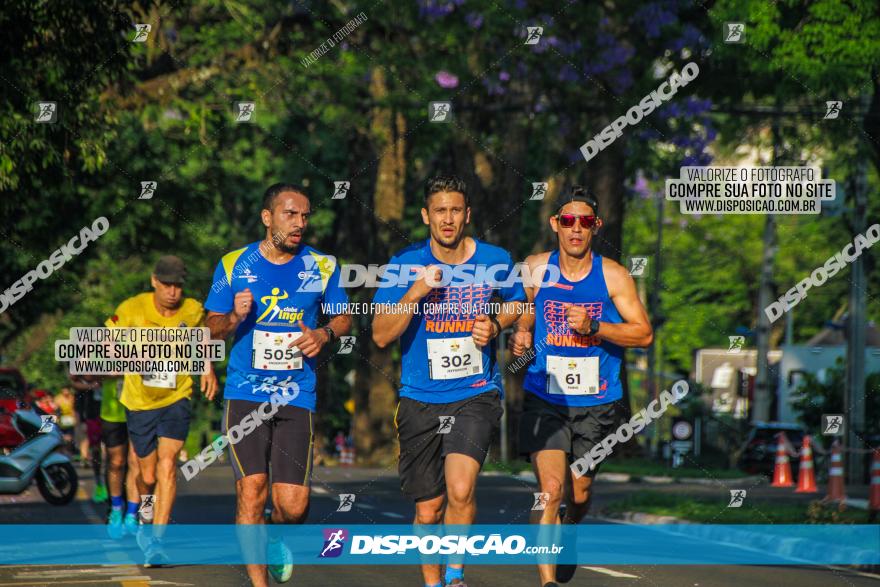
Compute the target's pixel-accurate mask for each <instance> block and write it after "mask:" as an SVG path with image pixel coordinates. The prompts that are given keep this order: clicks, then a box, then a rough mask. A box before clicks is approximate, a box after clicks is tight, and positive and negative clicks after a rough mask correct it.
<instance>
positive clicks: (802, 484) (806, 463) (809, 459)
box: [794, 435, 819, 493]
mask: <svg viewBox="0 0 880 587" xmlns="http://www.w3.org/2000/svg"><path fill="white" fill-rule="evenodd" d="M794 492H795V493H818V492H819V488H818V487H816V470H815V469H813V449H812V448H810V437H809V435H805V436H804V443H803V444H802V445H801V464H800V467H799V469H798V484H797V489H795V490H794Z"/></svg>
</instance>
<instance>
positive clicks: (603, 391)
mask: <svg viewBox="0 0 880 587" xmlns="http://www.w3.org/2000/svg"><path fill="white" fill-rule="evenodd" d="M547 264H548V265H554V266H556V267H559V251H558V250H556V251H553V252H552V253H551V254H550V258H549V259H548V261H547ZM564 304H574V305H578V306H584V307H585V308H586V309H587V312H588V314H589V315H590V316H591V317H592V318H593V319H594V320H598V321H599V322H610V323H620V322H623V319H622V318H621V317H620V314H619V313H618V312H617V308H615V307H614V303H613V302H612V301H611V297H610V296H609V295H608V286H607V285H606V284H605V274H604V272H603V271H602V257H601V256H600V255H596V254H595V253H594V254H593V264H592V267H591V268H590V272H589V273H588V274H587V276H586V277H584V278H583V279H581V280H580V281H569V280H567V279H566V278H565V277H564V276H563V275H562V271H561V270H560V276H559V281H558V283H555V284H552V285H544V286H542V287H540V288H539V289H538V294H537V295H536V296H535V314H536V315H535V337H534V347H535V357H534V359H533V360H532V362H531V364H530V365H529V369H528V371H527V372H526V377H525V381H524V382H523V387H524V388H525V390H526V391H527V392H529V393H532V394H534V395H536V396H538V397H539V398H541V399H543V400H545V401H547V402H550V403H553V404H558V405H564V406H573V407H587V406H596V405H601V404H607V403H610V402H613V401H615V400H619V399H621V397H623V388H622V387H621V384H620V364H621V361H623V350H624V349H623V348H622V347H619V346H617V345H616V344H612V343H610V342H608V341H600V340H599V339H598V338H596V337H593V336H586V335H583V334H578V333H577V332H574V331H573V330H571V329H569V327H568V323H567V322H566V319H565V310H564ZM548 355H553V356H558V357H598V358H599V385H598V389H597V390H596V393H594V394H589V395H586V394H577V395H570V394H558V393H554V394H550V393H547V356H548Z"/></svg>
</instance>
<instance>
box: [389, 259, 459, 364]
mask: <svg viewBox="0 0 880 587" xmlns="http://www.w3.org/2000/svg"><path fill="white" fill-rule="evenodd" d="M429 271H433V279H434V280H435V283H436V282H439V281H440V279H441V278H442V272H441V270H440V269H438V268H436V267H433V266H431V265H428V266H427V267H425V268H424V270H422V277H421V278H420V279H417V280H416V281H415V282H414V283H413V284H412V285H411V286H410V288H409V290H407V292H406V293H405V294H403V297H402V298H400V301H399V302H397V304H391V305H389V307H388V311H385V312H382V311H379V312H377V313H376V315H375V316H374V317H373V342H375V343H376V345H377V346H378V347H379V348H381V349H384V348H385V347H387V346H388V345H389V344H391V343H392V342H394V341H395V340H397V339H398V338H400V335H401V334H403V332H404V331H405V330H406V327H407V326H409V323H410V321H411V320H412V317H413V316H414V315H415V312H416V308H417V307H418V304H419V302H421V301H422V298H424V297H425V296H426V295H428V294H429V293H430V292H431V290H432V289H434V287H433V286H432V285H431V284H430V283H428V282H427V281H426V280H425V274H427V273H428V272H429Z"/></svg>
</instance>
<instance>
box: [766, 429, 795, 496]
mask: <svg viewBox="0 0 880 587" xmlns="http://www.w3.org/2000/svg"><path fill="white" fill-rule="evenodd" d="M787 446H788V438H786V437H785V432H780V433H779V443H778V444H777V445H776V465H775V466H774V467H773V483H771V484H770V486H771V487H791V486H792V485H794V481H792V480H791V463H789V462H788V451H787V450H786V447H787Z"/></svg>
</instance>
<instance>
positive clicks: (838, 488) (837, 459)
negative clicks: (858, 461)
mask: <svg viewBox="0 0 880 587" xmlns="http://www.w3.org/2000/svg"><path fill="white" fill-rule="evenodd" d="M825 499H826V500H827V501H843V500H845V499H846V491H845V490H844V487H843V455H842V454H840V441H839V440H835V441H834V444H832V445H831V461H830V462H829V463H828V495H826V496H825Z"/></svg>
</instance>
